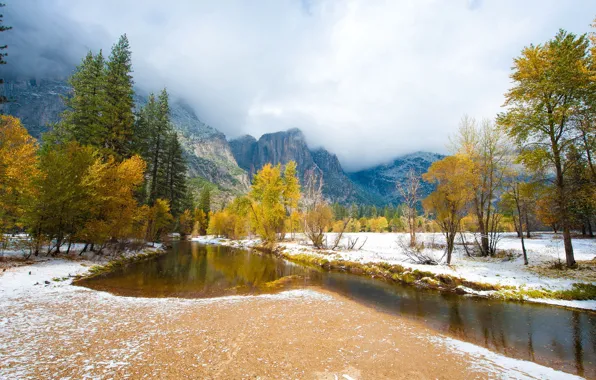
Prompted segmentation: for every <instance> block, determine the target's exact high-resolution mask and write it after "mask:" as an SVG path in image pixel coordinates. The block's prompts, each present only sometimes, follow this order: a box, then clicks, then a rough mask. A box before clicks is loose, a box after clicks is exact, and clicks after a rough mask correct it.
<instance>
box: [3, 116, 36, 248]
mask: <svg viewBox="0 0 596 380" xmlns="http://www.w3.org/2000/svg"><path fill="white" fill-rule="evenodd" d="M36 152H37V144H36V142H35V139H34V138H33V137H31V136H30V135H29V133H28V132H27V130H26V129H25V128H24V127H23V126H22V124H21V122H20V120H19V119H17V118H15V117H12V116H5V115H0V241H1V240H2V239H3V236H4V233H6V232H8V231H15V230H16V229H20V228H23V226H24V225H23V217H24V215H25V210H26V207H27V204H28V203H29V202H30V201H31V200H32V199H33V198H35V196H36V195H35V190H36V189H35V186H34V181H35V179H36V178H37V177H38V175H39V169H38V160H37V155H36Z"/></svg>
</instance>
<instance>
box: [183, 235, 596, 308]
mask: <svg viewBox="0 0 596 380" xmlns="http://www.w3.org/2000/svg"><path fill="white" fill-rule="evenodd" d="M334 235H335V234H331V233H330V234H327V239H328V241H332V240H333V239H334ZM417 237H418V238H417V240H418V241H419V242H424V243H425V244H426V245H427V246H430V245H431V243H432V244H444V241H445V240H444V237H443V235H442V234H439V233H435V234H433V233H420V234H418V235H417ZM348 239H352V240H354V239H358V240H359V243H358V246H360V244H361V243H363V242H365V243H364V246H363V247H362V249H360V250H346V249H337V250H334V251H331V250H315V249H314V248H313V247H312V245H310V244H309V242H308V241H306V239H305V238H304V236H301V235H297V236H296V239H295V240H293V241H289V242H281V243H280V248H279V249H280V251H282V252H284V254H286V255H288V257H292V256H298V255H304V254H306V255H310V256H312V257H316V258H324V259H326V260H330V261H331V260H344V261H346V262H355V263H360V264H367V263H387V264H392V265H394V264H399V265H401V266H403V267H405V268H409V269H410V270H419V271H425V272H432V273H434V274H447V275H451V276H455V277H458V278H461V279H465V280H467V281H470V282H475V283H485V284H491V285H497V286H510V287H513V288H514V289H516V291H522V292H523V291H528V290H533V289H542V290H550V291H557V290H568V289H571V288H572V286H573V284H574V283H587V284H596V239H574V240H573V246H574V251H575V258H576V260H577V261H578V263H579V264H580V265H579V268H580V269H575V270H555V269H551V267H552V265H553V263H555V262H557V261H559V260H562V261H563V263H564V260H565V253H564V250H563V241H562V239H561V236H559V235H555V234H552V233H541V234H535V235H534V237H533V238H532V239H526V240H525V241H526V243H525V244H526V249H527V252H528V259H529V265H528V266H524V265H523V258H522V256H521V252H522V251H521V243H520V240H519V239H518V238H517V236H516V235H515V234H504V235H503V237H502V239H501V240H500V242H499V244H498V249H499V250H500V251H501V252H502V253H503V254H502V255H500V257H498V258H488V257H487V258H484V257H468V256H467V255H466V254H465V252H464V250H463V247H462V246H461V245H460V246H458V247H456V250H455V252H454V253H453V259H452V265H450V266H447V265H418V264H413V263H411V262H410V261H408V258H407V257H406V255H405V254H404V252H403V249H402V248H401V246H402V245H401V244H400V243H399V241H400V240H402V241H404V242H407V241H408V240H407V239H408V235H407V234H401V233H349V234H344V237H343V240H342V243H341V246H343V247H345V245H346V243H347V240H348ZM466 239H467V240H468V241H473V236H471V235H468V236H467V237H466ZM193 240H195V241H198V242H202V243H205V244H223V245H229V246H237V247H243V248H250V247H255V246H258V245H259V244H260V241H259V240H258V239H246V240H236V241H233V240H227V239H219V238H216V237H213V236H201V237H198V238H194V239H193ZM427 251H428V252H429V253H430V254H431V255H434V257H435V258H436V259H437V260H438V259H440V258H441V257H442V255H443V250H442V249H440V248H439V249H428V250H427ZM467 291H469V292H471V293H477V294H479V295H485V296H487V295H491V293H492V292H493V291H476V292H474V291H472V290H471V289H467ZM524 298H525V299H526V300H529V301H533V302H541V303H549V304H554V305H560V306H566V307H574V308H579V309H589V310H596V300H563V299H549V298H531V297H528V296H525V297H524Z"/></svg>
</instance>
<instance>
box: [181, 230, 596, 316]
mask: <svg viewBox="0 0 596 380" xmlns="http://www.w3.org/2000/svg"><path fill="white" fill-rule="evenodd" d="M191 241H194V242H198V243H201V244H214V245H224V246H229V247H232V248H234V247H235V248H242V249H257V250H261V251H264V252H267V253H270V254H273V255H276V256H277V257H280V258H283V259H285V260H288V261H291V262H294V263H297V264H301V265H312V266H315V267H319V268H322V269H323V270H330V271H337V272H348V273H352V274H355V275H361V276H370V277H373V278H374V277H376V278H379V279H382V280H384V281H387V282H390V283H391V282H395V283H400V284H403V285H408V286H414V287H417V288H420V289H434V290H438V291H442V292H450V293H456V294H459V295H462V296H475V297H483V298H491V299H496V300H503V301H517V302H531V303H539V304H546V305H551V306H557V307H562V308H567V309H573V310H580V311H587V312H596V300H594V299H590V300H576V299H561V298H550V296H552V295H557V294H561V292H564V291H566V290H561V289H556V290H551V289H544V288H529V289H528V288H524V287H523V286H522V287H518V286H513V285H500V284H490V283H484V282H476V281H473V280H471V279H468V278H465V277H463V276H454V275H452V274H448V273H441V271H440V270H441V269H442V268H441V267H446V266H420V265H410V266H408V265H407V264H406V263H401V264H395V263H390V262H388V261H375V262H373V261H366V259H363V260H361V261H350V260H344V259H335V258H334V257H333V256H331V255H336V254H337V253H338V252H337V251H333V252H329V251H324V250H315V249H313V248H312V247H309V246H307V245H300V244H295V243H294V242H289V243H288V242H280V243H279V244H278V246H277V247H276V249H275V250H271V249H268V248H263V247H261V245H260V241H259V240H258V239H246V240H231V239H225V238H217V237H214V236H200V237H195V238H192V239H191ZM420 267H423V268H421V269H424V270H421V269H419V268H420ZM437 267H439V273H436V272H431V271H430V270H433V269H435V268H437ZM426 269H428V270H426ZM521 269H522V270H523V269H525V268H521ZM543 278H545V277H543ZM588 285H590V286H593V284H588ZM557 292H559V293H557ZM563 294H564V293H563ZM532 295H534V297H532Z"/></svg>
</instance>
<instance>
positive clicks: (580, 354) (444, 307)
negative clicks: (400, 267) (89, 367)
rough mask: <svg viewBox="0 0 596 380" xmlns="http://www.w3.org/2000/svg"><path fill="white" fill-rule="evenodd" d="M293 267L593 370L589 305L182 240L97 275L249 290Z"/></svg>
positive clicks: (508, 346)
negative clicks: (558, 304) (330, 268)
mask: <svg viewBox="0 0 596 380" xmlns="http://www.w3.org/2000/svg"><path fill="white" fill-rule="evenodd" d="M290 275H306V276H309V277H312V278H314V279H315V281H319V283H322V284H323V285H324V287H325V288H327V289H330V290H333V291H335V292H338V293H341V294H344V295H346V296H348V297H350V298H352V299H355V300H357V301H359V302H362V303H366V304H369V305H371V306H374V307H375V308H378V309H382V310H385V311H387V312H390V313H393V314H398V315H401V316H405V317H410V318H413V319H417V320H420V321H423V322H424V323H426V324H428V325H430V326H431V327H433V328H435V329H437V330H439V331H444V332H447V333H449V334H450V335H453V336H455V337H457V338H460V339H463V340H466V341H469V342H472V343H475V344H480V345H483V346H484V347H486V348H488V349H491V350H493V351H497V352H501V353H505V354H507V355H510V356H513V357H516V358H520V359H526V360H533V361H537V362H539V363H541V364H546V365H551V366H552V365H555V366H558V367H564V369H565V370H566V371H575V372H576V373H578V374H580V375H582V376H586V377H594V376H595V375H596V372H595V370H596V369H595V365H594V363H593V361H592V360H591V358H593V357H596V315H594V314H590V313H584V312H578V311H570V310H565V309H557V308H552V307H547V306H536V305H531V304H521V303H510V302H499V301H494V300H485V299H476V298H465V297H461V296H456V295H452V294H447V293H437V292H431V291H421V290H418V289H415V288H413V287H404V286H399V285H395V284H390V283H384V282H380V281H378V280H375V279H370V278H366V277H360V276H355V275H351V274H346V273H328V272H323V271H316V270H314V269H311V268H307V267H303V266H298V265H295V264H291V263H288V262H286V261H283V260H280V259H278V258H276V257H274V256H271V255H259V254H256V253H250V252H247V251H244V250H236V249H232V248H229V247H221V246H202V245H198V244H192V243H180V244H178V245H177V246H176V247H175V248H174V249H173V251H172V252H171V253H170V254H167V255H163V256H160V257H158V258H155V259H152V260H149V261H145V262H139V263H135V264H131V265H130V266H127V267H126V268H125V269H123V270H121V271H118V272H115V273H111V274H108V275H106V276H101V277H100V278H98V279H96V281H97V282H99V283H100V284H99V285H100V287H101V286H104V287H106V288H107V289H106V290H109V291H115V292H116V293H118V292H120V294H126V295H131V294H132V295H141V296H147V295H148V296H172V295H178V296H185V297H209V296H221V295H228V294H234V293H236V292H237V293H246V292H250V291H251V289H254V288H255V287H259V286H261V285H264V284H267V283H270V282H272V281H275V280H277V279H279V278H282V277H285V276H290ZM309 282H310V283H313V281H312V280H309ZM235 286H244V288H242V289H235ZM92 287H93V286H92ZM258 291H259V292H261V291H275V290H274V289H271V290H270V289H267V290H263V289H258Z"/></svg>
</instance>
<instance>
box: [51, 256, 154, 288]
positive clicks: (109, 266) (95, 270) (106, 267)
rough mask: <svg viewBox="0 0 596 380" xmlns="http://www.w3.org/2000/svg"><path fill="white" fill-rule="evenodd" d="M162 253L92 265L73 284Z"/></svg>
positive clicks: (122, 258) (121, 258)
mask: <svg viewBox="0 0 596 380" xmlns="http://www.w3.org/2000/svg"><path fill="white" fill-rule="evenodd" d="M164 253H166V251H165V250H162V249H158V250H149V251H145V252H141V253H139V254H136V255H134V256H130V257H120V258H118V259H115V260H112V261H110V262H108V263H106V264H103V265H93V266H92V267H90V268H89V270H88V272H87V273H88V274H86V275H82V276H81V277H79V278H77V279H76V280H75V281H74V282H78V281H82V280H87V279H90V278H93V277H96V276H99V275H102V274H105V273H109V272H113V271H115V270H117V269H120V268H122V267H124V266H126V265H127V264H131V263H135V262H139V261H144V260H148V259H151V258H153V257H156V256H160V255H163V254H164ZM54 281H56V280H54Z"/></svg>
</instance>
